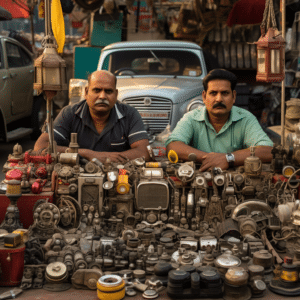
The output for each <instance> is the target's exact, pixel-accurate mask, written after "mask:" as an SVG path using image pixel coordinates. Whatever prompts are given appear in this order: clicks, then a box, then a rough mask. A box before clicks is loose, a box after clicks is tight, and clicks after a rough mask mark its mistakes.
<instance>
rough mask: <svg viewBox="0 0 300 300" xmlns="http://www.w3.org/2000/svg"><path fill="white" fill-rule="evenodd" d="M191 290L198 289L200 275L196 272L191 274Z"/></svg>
mask: <svg viewBox="0 0 300 300" xmlns="http://www.w3.org/2000/svg"><path fill="white" fill-rule="evenodd" d="M191 287H192V289H200V275H199V274H198V273H197V272H194V273H192V274H191Z"/></svg>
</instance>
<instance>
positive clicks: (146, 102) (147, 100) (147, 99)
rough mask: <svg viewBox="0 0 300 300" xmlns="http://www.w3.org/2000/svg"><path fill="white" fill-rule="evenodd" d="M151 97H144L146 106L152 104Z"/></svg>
mask: <svg viewBox="0 0 300 300" xmlns="http://www.w3.org/2000/svg"><path fill="white" fill-rule="evenodd" d="M151 102H152V101H151V98H149V97H146V98H145V99H144V104H145V106H150V105H151Z"/></svg>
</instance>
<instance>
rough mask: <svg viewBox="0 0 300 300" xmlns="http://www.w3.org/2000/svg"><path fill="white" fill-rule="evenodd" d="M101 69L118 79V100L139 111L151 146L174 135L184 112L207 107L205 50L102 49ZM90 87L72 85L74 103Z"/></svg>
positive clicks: (168, 45)
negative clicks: (162, 135)
mask: <svg viewBox="0 0 300 300" xmlns="http://www.w3.org/2000/svg"><path fill="white" fill-rule="evenodd" d="M97 69H98V70H109V71H110V72H112V73H114V74H115V75H116V76H117V88H118V90H119V96H118V100H119V101H121V102H123V103H127V104H129V105H131V106H134V107H135V108H136V109H137V110H138V111H139V113H140V114H141V116H142V118H143V121H144V124H145V127H146V129H147V131H148V133H149V139H150V142H153V141H154V140H155V138H156V137H157V135H158V134H160V133H162V132H163V131H164V130H165V129H166V127H167V126H168V125H169V126H168V127H167V129H168V130H167V132H168V133H170V132H171V131H172V130H173V129H174V128H175V126H176V124H177V122H178V121H179V120H180V118H181V117H182V116H183V115H184V113H186V112H187V111H190V110H192V109H195V108H197V107H199V106H203V105H204V104H203V101H202V90H203V84H202V80H203V78H204V77H205V75H206V74H207V69H206V65H205V61H204V56H203V51H202V49H201V47H200V46H198V45H197V44H195V43H191V42H180V41H161V40H160V41H138V42H120V43H114V44H111V45H109V46H106V47H105V48H103V49H102V51H101V55H100V59H99V63H98V68H97ZM86 84H87V81H86V80H82V79H71V80H70V85H69V93H70V94H69V96H70V104H72V103H75V102H78V101H79V100H81V99H84V86H85V85H86ZM165 132H166V131H165Z"/></svg>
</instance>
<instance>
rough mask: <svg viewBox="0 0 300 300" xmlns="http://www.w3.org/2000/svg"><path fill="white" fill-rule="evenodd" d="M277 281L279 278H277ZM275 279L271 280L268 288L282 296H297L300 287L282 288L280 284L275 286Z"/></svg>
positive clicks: (299, 292) (299, 293)
mask: <svg viewBox="0 0 300 300" xmlns="http://www.w3.org/2000/svg"><path fill="white" fill-rule="evenodd" d="M278 281H279V280H278ZM278 281H277V280H276V281H275V280H274V281H273V280H272V281H271V282H270V283H269V285H268V289H269V290H270V291H272V292H274V293H275V294H279V295H283V296H299V295H300V287H298V288H292V289H288V288H284V287H281V286H276V283H277V282H278Z"/></svg>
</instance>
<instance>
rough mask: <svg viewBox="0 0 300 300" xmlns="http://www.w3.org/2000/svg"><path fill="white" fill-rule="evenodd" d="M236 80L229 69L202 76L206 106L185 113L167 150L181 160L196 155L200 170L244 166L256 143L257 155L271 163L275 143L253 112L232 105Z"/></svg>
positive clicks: (167, 143)
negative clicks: (191, 154)
mask: <svg viewBox="0 0 300 300" xmlns="http://www.w3.org/2000/svg"><path fill="white" fill-rule="evenodd" d="M236 83H237V78H236V76H235V75H234V74H233V73H231V72H229V71H226V70H224V69H214V70H212V71H210V72H209V73H208V74H207V75H206V76H205V78H204V79H203V86H204V91H203V92H202V97H203V102H204V104H205V106H204V107H201V108H198V109H195V110H192V111H191V112H189V113H186V114H185V115H184V116H183V118H182V119H181V120H180V121H179V122H178V124H177V126H176V127H175V129H174V130H173V132H172V134H171V135H170V136H169V138H168V140H167V141H166V146H167V151H170V150H174V151H175V152H176V153H177V154H178V157H179V159H182V160H188V156H189V154H190V153H194V154H196V157H197V159H196V161H197V162H200V163H202V166H201V168H200V171H201V172H202V171H205V170H210V169H212V168H213V167H220V168H221V169H223V170H225V169H228V168H231V167H235V166H240V165H243V164H244V160H245V158H247V157H248V156H250V149H249V147H250V146H257V147H256V149H255V155H256V156H258V157H259V158H260V159H261V160H262V162H263V163H265V162H270V161H271V160H272V154H271V150H272V146H273V142H272V141H271V140H270V139H269V137H268V136H267V134H266V133H265V132H264V131H263V129H262V128H261V126H260V125H259V123H258V121H257V119H256V117H255V116H254V115H252V114H251V113H250V112H248V111H247V110H245V109H242V108H239V107H236V106H233V104H234V102H235V99H236V91H235V90H234V89H235V86H236Z"/></svg>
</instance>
